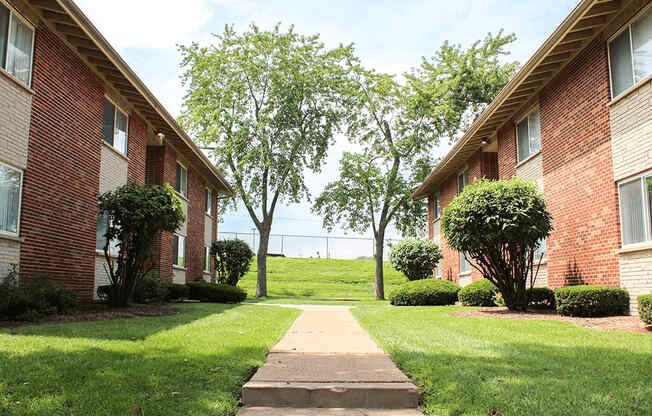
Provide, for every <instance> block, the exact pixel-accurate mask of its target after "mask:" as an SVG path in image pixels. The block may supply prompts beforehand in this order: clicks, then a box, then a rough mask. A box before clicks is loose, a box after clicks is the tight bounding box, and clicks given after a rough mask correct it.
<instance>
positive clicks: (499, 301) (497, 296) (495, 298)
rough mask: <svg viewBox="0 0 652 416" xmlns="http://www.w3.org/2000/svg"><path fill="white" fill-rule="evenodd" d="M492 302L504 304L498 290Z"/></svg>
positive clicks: (499, 304) (497, 304)
mask: <svg viewBox="0 0 652 416" xmlns="http://www.w3.org/2000/svg"><path fill="white" fill-rule="evenodd" d="M494 304H495V305H496V306H505V301H504V300H503V295H501V294H500V292H496V293H495V294H494Z"/></svg>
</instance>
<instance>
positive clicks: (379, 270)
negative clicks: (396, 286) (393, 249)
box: [375, 229, 385, 300]
mask: <svg viewBox="0 0 652 416" xmlns="http://www.w3.org/2000/svg"><path fill="white" fill-rule="evenodd" d="M384 240H385V230H384V229H383V230H379V231H378V234H377V235H376V284H375V286H376V300H385V283H384V277H383V251H384V248H385V245H384V244H383V243H384Z"/></svg>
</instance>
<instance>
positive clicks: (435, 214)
mask: <svg viewBox="0 0 652 416" xmlns="http://www.w3.org/2000/svg"><path fill="white" fill-rule="evenodd" d="M432 213H433V219H434V220H435V221H436V220H438V219H439V217H441V205H440V202H439V194H437V195H435V196H434V198H433V210H432Z"/></svg>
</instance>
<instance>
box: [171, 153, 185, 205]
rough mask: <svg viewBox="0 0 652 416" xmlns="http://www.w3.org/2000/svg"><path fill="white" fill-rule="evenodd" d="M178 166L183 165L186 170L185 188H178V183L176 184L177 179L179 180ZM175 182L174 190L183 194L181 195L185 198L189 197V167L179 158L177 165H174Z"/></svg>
mask: <svg viewBox="0 0 652 416" xmlns="http://www.w3.org/2000/svg"><path fill="white" fill-rule="evenodd" d="M177 166H181V168H182V169H183V170H184V171H185V172H186V189H185V190H184V189H181V190H177V184H176V181H177ZM174 182H175V184H174V190H175V191H177V193H178V194H179V195H181V196H183V197H184V198H186V199H187V198H188V168H187V167H186V165H184V164H183V163H181V162H179V161H178V160H177V162H176V165H174ZM182 191H185V192H182Z"/></svg>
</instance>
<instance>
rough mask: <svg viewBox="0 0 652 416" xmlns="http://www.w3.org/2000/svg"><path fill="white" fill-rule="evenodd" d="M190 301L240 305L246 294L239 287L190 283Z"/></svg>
mask: <svg viewBox="0 0 652 416" xmlns="http://www.w3.org/2000/svg"><path fill="white" fill-rule="evenodd" d="M188 287H189V288H190V299H196V300H199V301H202V302H217V303H240V302H242V301H243V300H245V299H246V298H247V292H245V291H244V290H242V289H240V288H239V287H235V286H231V285H227V284H223V283H207V282H190V283H188Z"/></svg>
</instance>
